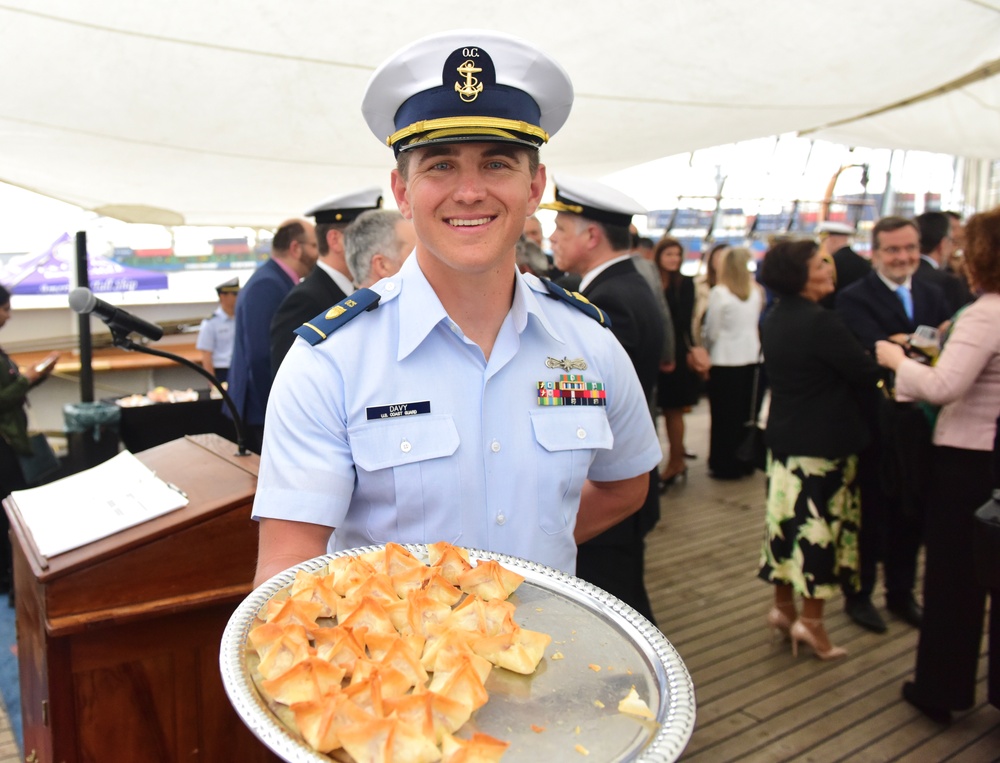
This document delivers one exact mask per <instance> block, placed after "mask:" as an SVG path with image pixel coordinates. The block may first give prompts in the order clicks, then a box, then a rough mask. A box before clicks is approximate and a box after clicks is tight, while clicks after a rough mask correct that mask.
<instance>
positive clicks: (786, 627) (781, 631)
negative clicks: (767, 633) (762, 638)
mask: <svg viewBox="0 0 1000 763" xmlns="http://www.w3.org/2000/svg"><path fill="white" fill-rule="evenodd" d="M767 625H768V627H769V628H770V629H771V631H772V632H773V633H774V637H775V639H777V638H778V636H779V635H784V637H785V638H788V637H789V635H790V632H791V630H792V618H790V617H789V616H788V615H786V614H785V613H784V612H782V611H781V610H780V609H778V608H777V607H771V611H770V612H768V613H767Z"/></svg>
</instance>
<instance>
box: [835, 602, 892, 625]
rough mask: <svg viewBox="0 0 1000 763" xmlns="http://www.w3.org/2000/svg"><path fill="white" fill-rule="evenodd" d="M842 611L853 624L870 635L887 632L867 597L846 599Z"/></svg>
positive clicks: (880, 617)
mask: <svg viewBox="0 0 1000 763" xmlns="http://www.w3.org/2000/svg"><path fill="white" fill-rule="evenodd" d="M844 611H845V612H847V616H848V617H849V618H851V619H852V620H853V621H854V622H856V623H857V624H858V625H860V626H861V627H862V628H864V629H866V630H869V631H871V632H872V633H885V632H886V631H887V630H889V629H888V628H887V627H886V624H885V620H883V619H882V615H880V614H879V613H878V610H877V609H875V606H874V605H873V604H872V600H871V599H869V598H867V597H858V598H855V599H847V600H846V601H845V602H844Z"/></svg>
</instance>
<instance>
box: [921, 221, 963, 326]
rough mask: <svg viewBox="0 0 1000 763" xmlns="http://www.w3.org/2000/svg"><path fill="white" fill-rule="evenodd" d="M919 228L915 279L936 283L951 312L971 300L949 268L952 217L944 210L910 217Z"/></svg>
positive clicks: (951, 250)
mask: <svg viewBox="0 0 1000 763" xmlns="http://www.w3.org/2000/svg"><path fill="white" fill-rule="evenodd" d="M913 221H914V222H915V223H916V224H917V228H918V230H919V231H920V266H919V267H918V268H917V273H916V278H917V279H919V280H923V281H927V282H928V283H932V284H934V285H935V286H937V287H938V288H939V289H941V291H943V292H944V296H945V300H946V301H947V303H948V312H949V314H950V315H954V314H955V313H956V312H957V311H958V310H959V308H961V307H963V306H964V305H967V304H969V303H970V302H971V301H972V293H971V292H970V291H969V287H968V285H967V284H966V283H965V282H964V281H963V280H962V279H961V278H959V277H958V276H957V275H955V274H954V273H952V272H951V270H949V268H948V260H950V259H951V255H952V254H953V253H954V252H955V241H954V239H953V238H952V235H951V226H952V220H951V217H949V216H948V215H947V214H945V213H944V212H924V213H923V214H922V215H917V217H916V218H914V220H913Z"/></svg>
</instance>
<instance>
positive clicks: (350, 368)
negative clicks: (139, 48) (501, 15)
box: [254, 30, 660, 583]
mask: <svg viewBox="0 0 1000 763" xmlns="http://www.w3.org/2000/svg"><path fill="white" fill-rule="evenodd" d="M572 98H573V92H572V85H571V83H570V81H569V78H568V76H567V75H566V73H565V72H564V71H563V70H562V69H561V68H560V67H559V65H558V64H557V63H555V62H554V61H553V60H552V59H550V58H549V57H548V56H546V55H545V54H544V53H542V52H541V51H538V50H537V49H535V48H533V47H532V46H530V45H528V44H527V43H525V42H523V41H521V40H517V39H515V38H512V37H508V36H507V35H502V34H498V33H495V32H483V31H475V30H470V31H460V32H449V33H445V34H441V35H435V36H432V37H428V38H425V39H423V40H420V41H418V42H416V43H414V44H413V45H411V46H409V47H407V48H405V49H403V50H402V51H400V52H399V53H397V54H396V55H395V56H393V57H392V58H391V59H389V60H388V61H387V62H386V63H384V64H383V65H382V66H381V67H380V68H379V69H378V70H377V71H376V72H375V74H374V75H373V77H372V79H371V81H370V82H369V85H368V90H367V93H366V95H365V99H364V103H363V108H362V110H363V112H364V115H365V118H366V120H367V122H368V125H369V127H370V128H371V129H372V131H373V132H374V133H375V135H376V136H377V137H378V139H379V140H381V141H385V142H387V143H388V144H389V145H390V146H392V148H393V149H394V151H395V153H396V156H397V168H396V169H395V170H394V171H393V172H392V191H393V195H394V196H395V199H396V203H397V204H398V206H399V210H400V212H402V214H403V216H404V217H406V218H408V219H411V220H412V221H413V225H414V230H415V231H416V234H417V245H416V248H415V251H414V255H413V256H411V257H410V258H409V259H407V261H406V262H405V263H404V265H403V267H402V269H401V270H400V271H399V272H398V273H397V274H396V275H394V276H392V277H391V278H387V279H384V280H383V281H381V282H379V283H378V284H376V285H375V286H374V287H373V288H372V289H362V290H360V291H358V292H356V293H354V294H352V295H351V296H350V297H348V298H347V299H346V300H344V301H343V302H341V303H340V304H339V305H337V306H336V307H334V308H333V309H331V310H329V311H328V312H327V313H325V314H322V315H320V316H317V318H315V319H313V320H312V321H310V322H309V323H308V324H307V325H306V326H303V327H302V328H301V329H299V331H298V333H299V334H300V336H301V337H303V339H304V340H305V341H296V343H295V344H294V345H293V347H292V349H291V350H290V351H289V353H288V355H287V356H286V359H285V361H284V363H283V364H282V366H281V369H280V371H279V373H278V375H277V378H276V379H275V386H274V392H273V394H272V396H271V403H270V405H269V409H268V413H267V436H266V439H265V444H264V451H263V456H262V459H261V467H260V479H259V483H258V490H257V496H256V500H255V503H254V516H255V517H256V518H257V519H259V520H260V523H261V524H260V553H259V558H258V567H257V576H256V580H257V582H258V583H260V582H263V581H264V580H266V579H268V578H269V577H271V576H272V575H274V574H276V573H278V572H280V571H281V570H284V569H286V568H287V567H290V566H292V565H294V564H297V563H299V562H301V561H304V560H306V559H310V558H312V557H315V556H318V555H321V554H323V553H325V552H327V551H337V550H341V549H346V548H354V547H358V546H364V545H368V544H374V543H384V542H386V541H395V542H397V543H432V542H435V541H441V540H445V541H449V542H452V543H455V544H457V545H461V546H466V547H470V548H481V549H488V550H492V551H497V552H500V553H505V554H511V555H515V556H519V557H523V558H526V559H530V560H533V561H536V562H539V563H542V564H546V565H549V566H551V567H555V568H557V569H561V570H564V571H566V572H570V573H572V572H573V571H574V569H575V562H576V544H577V542H582V541H585V540H588V539H589V538H591V537H593V536H594V535H596V534H598V533H600V532H602V531H603V530H605V529H607V528H608V527H611V526H612V525H615V524H617V523H618V522H619V521H621V520H622V519H623V518H624V517H626V516H628V515H630V514H631V513H633V512H634V511H636V510H637V509H638V508H639V506H640V505H641V504H642V501H643V498H644V497H645V495H646V491H647V489H648V486H649V477H648V474H649V470H650V469H652V468H653V467H654V466H656V464H658V463H659V460H660V447H659V443H658V441H657V438H656V434H655V432H654V430H653V427H652V423H651V422H650V418H649V412H648V409H647V407H646V400H645V397H644V396H643V393H642V388H641V387H640V385H639V382H638V379H637V378H636V375H635V372H634V370H633V368H632V364H631V363H630V362H629V359H628V356H627V355H626V354H625V352H624V350H623V349H622V347H621V345H620V344H619V343H618V342H617V340H616V339H615V338H614V336H613V335H612V334H611V332H610V331H608V330H607V329H606V328H605V326H606V323H607V316H606V315H605V314H604V313H603V312H602V311H600V310H598V309H597V308H595V307H593V306H592V305H590V304H589V303H587V302H586V301H585V300H582V299H580V298H579V297H577V296H574V295H572V294H570V293H568V292H566V291H565V290H563V289H560V288H559V287H557V286H554V285H552V284H548V283H547V282H543V281H541V280H539V279H537V278H535V277H533V276H530V275H522V274H520V273H519V272H518V270H517V268H516V266H515V244H516V242H517V239H518V237H519V236H520V234H521V232H522V230H523V228H524V223H525V220H526V219H527V218H528V217H529V216H530V215H531V214H533V213H534V211H535V209H536V207H537V206H538V202H539V200H540V199H541V196H542V192H543V190H544V188H545V177H546V175H545V169H544V167H542V166H540V165H539V163H538V162H539V159H538V147H539V146H540V145H541V144H542V143H544V142H546V141H547V140H548V137H549V135H551V134H553V133H555V132H556V131H557V130H558V129H559V128H560V127H561V126H562V124H563V122H564V121H565V119H566V117H567V116H568V114H569V110H570V107H571V105H572Z"/></svg>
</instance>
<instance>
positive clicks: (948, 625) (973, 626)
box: [875, 207, 1000, 724]
mask: <svg viewBox="0 0 1000 763" xmlns="http://www.w3.org/2000/svg"><path fill="white" fill-rule="evenodd" d="M967 231H968V240H967V245H966V250H965V258H966V263H967V267H968V269H969V274H970V277H971V279H972V280H973V282H974V284H975V286H976V288H977V290H978V291H979V292H980V294H981V296H980V297H979V298H978V299H977V300H976V301H975V302H974V303H972V304H971V305H970V306H968V307H966V308H964V309H963V310H961V311H959V312H958V313H957V314H956V317H955V318H954V319H953V324H952V326H951V328H950V331H949V335H948V338H947V340H946V342H945V343H944V347H943V349H942V351H941V355H940V357H939V358H938V360H937V362H936V363H935V364H934V365H933V366H927V365H923V364H921V363H919V362H917V361H916V360H913V359H910V358H907V357H906V354H905V351H904V349H903V348H902V347H900V346H899V345H898V344H893V343H891V342H878V343H877V344H876V345H875V351H876V354H877V355H878V362H879V364H880V365H882V366H885V367H886V368H889V369H892V370H893V371H895V372H896V395H897V398H899V399H910V400H924V401H927V402H928V403H931V404H933V405H937V406H941V408H940V411H939V413H938V416H937V421H936V424H935V426H934V457H933V467H932V475H931V492H930V496H929V501H928V505H929V508H928V513H927V518H926V528H925V537H926V546H927V555H926V567H925V570H924V623H923V627H922V628H921V630H920V642H919V645H918V647H917V664H916V675H915V679H914V680H913V681H908V682H906V683H905V684H903V697H904V698H905V699H906V701H907V702H909V703H910V704H911V705H913V706H914V707H916V708H917V709H919V710H920V711H921V712H923V713H924V714H925V715H927V716H928V717H929V718H931V719H933V720H935V721H937V722H938V723H943V724H947V723H950V722H951V713H952V711H953V710H964V709H966V708H969V707H971V706H972V705H973V704H974V703H975V688H976V668H977V663H978V660H979V644H980V642H981V640H982V635H983V614H984V609H985V601H986V594H987V590H986V589H985V588H982V587H981V586H979V584H978V583H977V580H976V572H975V567H974V565H973V555H972V539H973V530H974V520H973V513H974V512H975V510H976V509H977V508H978V507H979V506H981V505H982V504H984V503H986V501H987V500H989V498H990V494H991V491H992V489H993V487H994V486H995V485H996V484H997V483H996V478H997V477H1000V475H994V474H993V473H992V472H993V468H992V466H993V449H994V444H995V440H996V429H997V427H996V422H997V417H998V415H1000V331H998V330H997V326H1000V207H998V208H996V209H994V210H992V211H990V212H986V213H983V214H979V215H975V216H973V217H972V218H971V219H970V220H969V224H968V228H967ZM992 593H993V596H992V606H991V607H990V610H991V612H990V629H989V630H990V645H989V646H990V649H989V651H990V666H989V680H988V683H987V686H988V699H989V702H990V704H992V705H994V706H996V707H1000V592H997V591H993V592H992Z"/></svg>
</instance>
